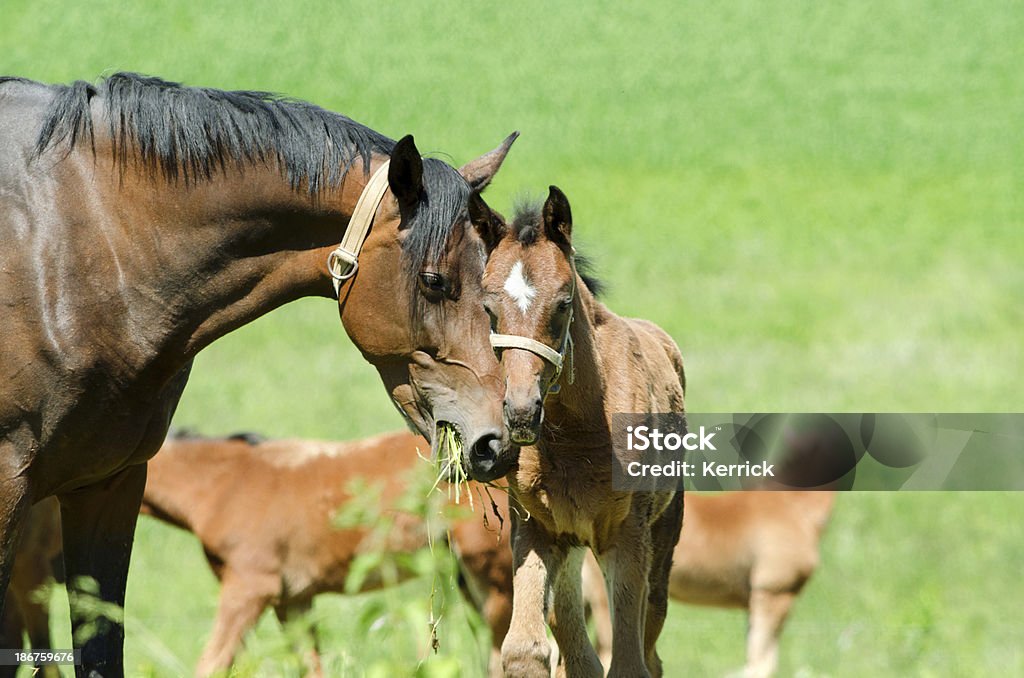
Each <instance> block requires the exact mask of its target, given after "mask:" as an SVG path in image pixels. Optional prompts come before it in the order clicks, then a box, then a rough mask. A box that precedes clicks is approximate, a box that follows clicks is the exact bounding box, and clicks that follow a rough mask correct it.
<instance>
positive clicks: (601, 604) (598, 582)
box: [581, 553, 612, 669]
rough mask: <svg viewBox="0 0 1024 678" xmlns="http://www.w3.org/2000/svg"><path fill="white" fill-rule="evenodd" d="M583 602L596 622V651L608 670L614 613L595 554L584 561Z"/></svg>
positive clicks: (610, 661)
mask: <svg viewBox="0 0 1024 678" xmlns="http://www.w3.org/2000/svg"><path fill="white" fill-rule="evenodd" d="M581 579H582V585H583V602H584V603H586V605H587V612H588V615H589V618H590V619H591V620H592V621H593V622H594V636H595V638H594V640H595V642H594V649H595V650H597V656H598V657H599V658H600V659H601V664H602V665H603V666H604V668H605V669H607V668H608V667H609V666H611V663H612V611H611V609H610V608H609V607H608V590H607V589H606V588H605V583H604V573H603V572H601V566H600V565H599V564H598V562H597V559H596V558H595V557H594V554H592V553H588V554H587V555H586V557H585V558H584V560H583V574H582V577H581Z"/></svg>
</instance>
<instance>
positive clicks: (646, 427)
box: [612, 413, 1024, 491]
mask: <svg viewBox="0 0 1024 678" xmlns="http://www.w3.org/2000/svg"><path fill="white" fill-rule="evenodd" d="M612 427H613V430H612V440H613V446H614V459H613V469H612V471H613V476H612V477H613V485H614V488H615V489H617V490H630V491H636V490H659V491H660V490H678V489H684V488H686V489H700V490H742V489H757V490H764V489H776V490H812V489H823V490H824V489H829V490H888V491H892V490H971V491H977V490H1003V491H1006V490H1011V491H1019V490H1024V414H982V413H979V414H889V413H885V414H882V413H841V414H817V413H801V414H783V413H768V414H764V413H761V414H750V413H742V414H740V413H737V414H701V413H697V414H693V413H688V414H686V415H685V416H683V415H679V414H653V415H652V414H616V415H614V416H613V417H612Z"/></svg>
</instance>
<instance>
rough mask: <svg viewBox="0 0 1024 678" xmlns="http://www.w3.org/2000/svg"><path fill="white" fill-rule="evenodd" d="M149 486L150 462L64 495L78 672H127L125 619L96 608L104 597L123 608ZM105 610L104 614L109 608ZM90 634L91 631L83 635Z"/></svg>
mask: <svg viewBox="0 0 1024 678" xmlns="http://www.w3.org/2000/svg"><path fill="white" fill-rule="evenodd" d="M145 486H146V466H145V464H138V465H135V466H129V467H128V468H126V469H123V470H121V471H119V472H118V473H116V474H115V475H113V476H111V477H109V478H106V479H104V480H102V481H100V482H98V483H96V484H94V485H90V486H88V487H85V488H82V489H79V490H74V491H72V492H67V493H65V494H62V495H60V510H61V523H62V525H63V536H64V566H65V570H66V575H67V589H68V599H69V602H70V605H71V627H72V636H73V639H74V645H75V647H78V648H81V650H82V663H81V664H80V665H79V666H76V667H75V671H76V673H77V674H78V675H79V676H90V678H92V676H107V677H109V676H123V675H124V658H123V652H124V625H123V623H122V622H121V621H118V620H115V619H111V618H110V616H112V615H113V613H115V610H112V609H111V610H100V611H99V614H97V606H96V604H95V600H96V593H97V591H96V589H94V588H93V586H98V594H99V598H100V600H101V601H102V602H104V603H107V604H110V605H114V606H116V608H117V609H118V610H123V609H124V589H125V584H126V583H127V579H128V562H129V560H130V559H131V554H132V541H133V540H134V538H135V522H136V519H137V518H138V516H139V506H140V505H141V503H142V490H143V488H144V487H145ZM105 613H106V614H105ZM83 635H88V637H87V638H86V637H83Z"/></svg>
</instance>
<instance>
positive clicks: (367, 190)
mask: <svg viewBox="0 0 1024 678" xmlns="http://www.w3.org/2000/svg"><path fill="white" fill-rule="evenodd" d="M390 165H391V161H390V160H388V161H386V162H385V163H384V164H383V165H381V166H380V167H379V168H378V169H377V171H376V172H374V173H373V176H372V177H370V180H369V181H368V182H366V186H365V187H364V188H363V192H362V193H360V194H359V200H357V201H356V207H355V209H354V210H352V217H351V218H350V219H349V220H348V228H346V229H345V235H344V236H342V238H341V244H340V245H338V247H337V248H336V249H335V250H334V251H333V252H331V253H330V254H328V255H327V271H328V273H330V274H331V278H332V280H333V282H334V294H335V296H337V295H338V294H340V292H341V285H342V283H344V282H345V281H346V280H348V279H349V278H351V277H352V276H354V275H355V274H356V271H358V270H359V250H361V249H362V248H363V242H364V241H365V240H366V235H367V234H368V233H369V232H370V226H371V225H372V224H373V215H375V214H376V213H377V208H378V207H380V201H381V200H383V199H384V194H385V193H386V192H387V190H388V167H389V166H390Z"/></svg>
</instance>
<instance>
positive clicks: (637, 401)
mask: <svg viewBox="0 0 1024 678" xmlns="http://www.w3.org/2000/svg"><path fill="white" fill-rule="evenodd" d="M499 226H500V227H499V229H498V230H497V231H495V232H489V233H487V234H485V236H484V239H485V240H486V241H487V242H488V245H489V248H490V251H489V254H488V261H487V266H486V268H485V271H484V293H485V304H486V305H487V310H488V313H489V314H490V316H491V319H492V329H493V331H494V335H492V337H491V339H492V344H493V345H494V346H495V347H496V349H497V350H499V351H501V365H502V375H503V376H504V378H505V380H506V395H505V412H506V423H507V426H508V428H509V431H510V436H511V438H512V440H513V442H515V443H516V445H514V446H512V447H510V449H509V453H508V454H507V455H504V456H499V459H497V460H496V462H495V464H494V468H493V469H492V471H491V474H490V477H494V476H496V475H498V474H500V473H503V472H507V477H508V481H509V490H510V496H511V501H512V502H513V504H514V505H515V506H517V507H518V510H513V511H511V514H512V515H511V520H512V551H513V568H514V574H513V606H512V620H511V627H510V628H509V632H508V635H507V636H506V637H505V641H504V643H503V645H502V651H501V654H502V664H503V666H504V669H505V673H506V674H507V675H512V676H517V677H521V676H531V677H535V678H542V677H546V676H548V675H550V672H551V656H550V648H549V646H548V644H547V640H546V639H547V635H546V633H547V631H546V629H547V627H548V626H550V628H551V631H552V634H553V635H554V638H555V641H556V642H557V643H558V649H559V663H558V666H557V669H558V672H559V673H560V674H562V675H568V676H601V675H603V669H602V666H601V662H600V661H599V659H598V656H597V653H596V652H595V651H594V648H593V646H592V645H591V643H590V640H589V638H588V636H587V629H586V622H585V618H584V608H583V604H582V595H581V581H580V579H581V566H582V563H583V559H584V556H585V554H586V550H587V549H589V550H590V551H591V552H592V553H593V554H594V555H595V556H596V558H597V560H598V562H599V563H600V564H601V568H602V570H603V571H604V574H605V579H606V580H607V585H608V591H609V598H610V600H611V613H612V631H613V633H612V659H611V666H610V667H609V675H611V676H650V675H653V676H660V675H661V661H660V659H659V658H658V654H657V649H656V643H657V639H658V636H659V634H660V633H661V629H662V626H663V624H664V621H665V614H666V611H667V607H668V576H669V568H670V566H671V563H672V549H673V547H674V546H675V544H676V542H677V540H678V539H679V531H680V526H681V523H682V520H683V495H682V493H681V492H678V493H673V492H653V491H652V492H629V491H622V490H617V489H615V488H614V487H613V486H612V468H613V465H614V464H616V463H622V462H623V461H625V460H617V459H616V457H615V454H614V451H613V448H612V436H611V418H612V415H613V413H617V412H633V413H658V412H665V413H668V412H676V413H682V412H683V409H684V391H685V378H684V375H683V359H682V356H681V354H680V352H679V348H678V347H677V346H676V344H675V342H673V341H672V339H671V337H669V336H668V334H666V333H665V332H664V331H663V330H661V329H660V328H658V327H657V326H655V325H654V324H653V323H650V322H647V321H645V320H634V319H628V318H621V317H619V316H617V315H615V314H614V313H612V312H611V311H610V310H609V309H608V308H606V307H605V306H604V305H603V304H601V303H600V302H599V301H598V300H597V299H596V298H595V297H594V294H593V289H592V287H593V286H592V285H589V284H588V282H587V280H585V279H584V278H582V277H581V276H579V275H578V273H577V267H576V264H575V262H576V254H575V250H574V248H573V245H572V230H573V226H572V214H571V210H570V207H569V201H568V200H567V199H566V197H565V195H564V194H563V193H562V192H561V191H560V190H558V189H557V188H555V187H554V186H552V187H551V189H550V193H549V196H548V199H547V201H546V202H545V203H544V205H543V207H541V208H525V209H520V210H518V211H517V214H516V215H515V218H514V219H513V221H512V223H511V224H509V225H507V226H506V225H505V224H504V223H501V224H500V225H499ZM474 477H475V479H477V480H487V479H489V478H488V477H486V476H485V477H481V476H479V475H478V476H474Z"/></svg>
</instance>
